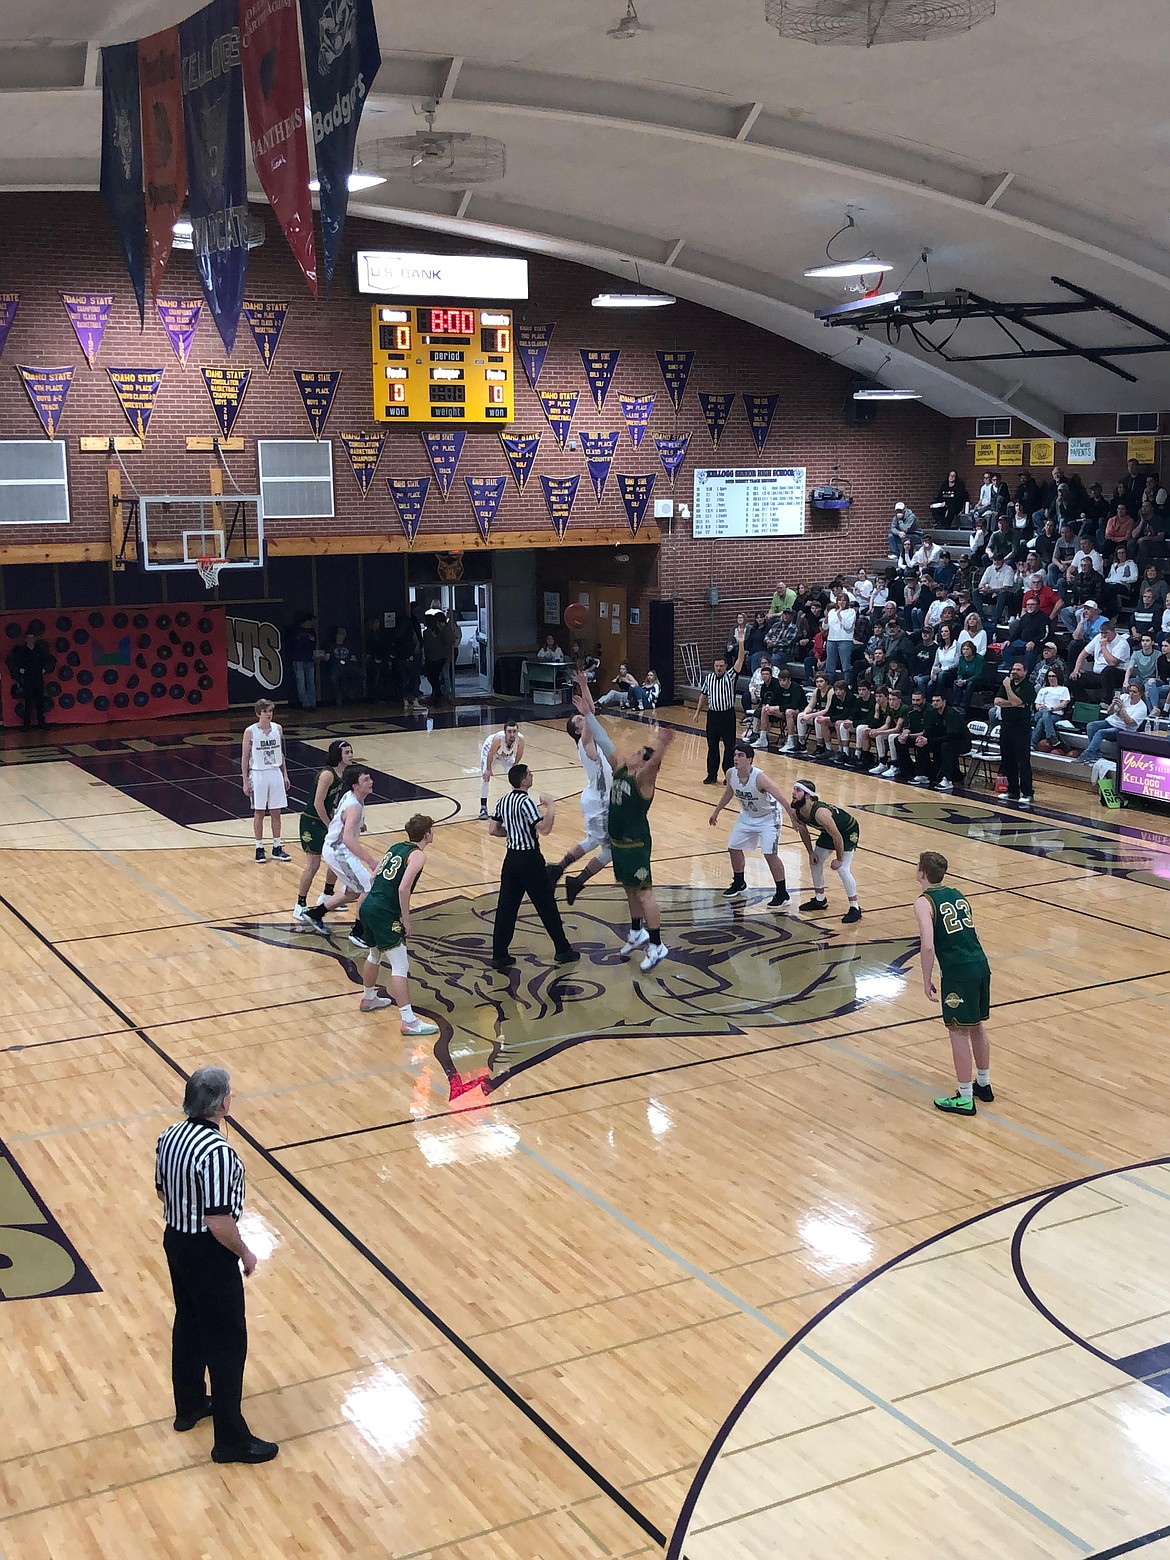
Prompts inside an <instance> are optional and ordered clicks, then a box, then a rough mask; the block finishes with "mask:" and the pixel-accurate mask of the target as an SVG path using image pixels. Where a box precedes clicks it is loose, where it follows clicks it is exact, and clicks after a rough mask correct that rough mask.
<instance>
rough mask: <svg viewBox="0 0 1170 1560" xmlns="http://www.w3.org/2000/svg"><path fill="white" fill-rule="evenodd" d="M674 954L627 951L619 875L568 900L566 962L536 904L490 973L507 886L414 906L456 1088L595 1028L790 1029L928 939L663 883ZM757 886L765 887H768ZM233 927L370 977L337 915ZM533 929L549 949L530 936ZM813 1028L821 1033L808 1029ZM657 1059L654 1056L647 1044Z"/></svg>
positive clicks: (610, 1035) (416, 995)
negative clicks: (633, 956) (556, 954)
mask: <svg viewBox="0 0 1170 1560" xmlns="http://www.w3.org/2000/svg"><path fill="white" fill-rule="evenodd" d="M657 893H658V899H659V903H660V904H661V906H662V910H663V924H664V926H665V927H666V932H667V937H668V941H669V943H670V957H669V958H668V959H667V960H666V961H665V962H664V963H662V964H659V965H658V966H657V967H656V968H655V969H654V971H653V973H652V974H650V975H643V974H642V973H641V971H640V970H639V969H638V964H637V961H636V960H634V961H629V962H627V961H626V960H624V959H622V958H620V957H619V956H618V947H619V945H620V943H621V939H622V935H623V932H624V927H625V921H624V916H625V904H626V900H625V895H624V894H623V893H622V892H621V891H620V889H618V888H617V887H616V886H613V885H610V886H607V887H605V888H590V889H589V890H588V891H587V892H586V894H585V895H583V896H582V898H580V899H578V901H577V903H576V905H575V906H574V907H573V909H572V911H570V912H569V914H568V927H569V934H570V936H571V938H572V940H573V943H574V946H575V947H576V948H578V949H579V950H580V953H581V962H580V964H578V965H575V966H573V967H572V969H570V970H569V971H567V972H566V971H564V970H562V969H558V968H557V967H556V966H555V965H551V964H550V963H549V961H548V960H547V959H546V958H545V957H544V953H545V946H544V940H543V934H542V933H541V931H540V929H539V924H538V922H537V920H536V917H535V915H534V914H532V913H531V912H529V914H528V915H527V917H524V916H522V917H521V920H520V928H519V929H520V936H519V937H518V938H517V939H516V942H515V943H514V944H513V953H514V956H515V958H516V960H517V968H516V969H515V970H514V971H513V973H512V975H511V977H510V978H509V979H506V978H503V977H501V976H498V975H495V974H493V972H492V970H491V969H490V967H489V963H490V959H491V943H492V924H493V921H494V919H495V912H496V895H495V894H494V893H492V894H482V895H480V896H479V897H478V898H475V899H462V898H453V899H447V900H444V901H443V902H442V903H439V904H433V905H427V906H426V907H424V908H422V909H417V910H415V911H414V912H413V913H412V920H413V923H414V924H413V935H412V937H411V940H410V977H411V983H412V986H413V1000H414V1005H415V1007H416V1008H417V1009H418V1010H419V1011H420V1012H422V1013H425V1014H426V1015H427V1016H428V1017H429V1018H433V1019H434V1020H435V1021H436V1022H437V1023H438V1024H439V1027H440V1034H439V1038H438V1040H437V1041H436V1042H435V1057H436V1059H437V1060H438V1062H439V1064H440V1065H441V1066H442V1068H443V1070H444V1071H445V1073H446V1074H447V1077H448V1079H449V1080H450V1084H451V1095H452V1098H454V1097H456V1095H458V1094H459V1093H462V1092H465V1091H466V1089H467V1088H468V1087H470V1086H474V1085H480V1086H482V1088H483V1090H484V1092H485V1093H490V1092H491V1091H492V1090H493V1089H496V1088H498V1087H499V1086H500V1084H501V1083H503V1082H505V1081H506V1080H507V1079H508V1078H511V1077H514V1076H515V1075H516V1074H517V1073H520V1072H523V1071H525V1070H526V1069H527V1068H529V1067H534V1066H536V1065H537V1064H539V1063H540V1062H543V1061H547V1060H549V1058H551V1057H553V1056H555V1055H557V1054H558V1053H559V1052H561V1051H564V1050H567V1049H568V1048H569V1047H570V1046H574V1045H580V1044H582V1043H583V1042H585V1041H591V1040H608V1039H620V1038H621V1037H622V1036H624V1035H629V1036H630V1037H631V1039H636V1040H639V1041H643V1040H644V1037H645V1035H646V1032H647V1030H649V1031H650V1032H651V1033H654V1034H661V1035H692V1034H693V1035H737V1034H742V1033H743V1032H744V1029H745V1028H748V1027H752V1026H756V1025H783V1026H784V1027H785V1028H788V1029H791V1028H793V1027H794V1026H797V1025H800V1024H808V1023H815V1022H817V1021H819V1020H821V1019H826V1018H835V1017H838V1016H840V1015H841V1014H843V1013H848V1012H851V1011H852V1010H853V1009H854V1008H856V1007H857V1006H858V1005H859V1004H860V1003H862V1002H865V1001H866V1000H867V997H868V996H869V995H870V994H876V993H877V991H878V990H879V989H880V990H881V994H882V995H883V996H885V995H887V994H888V989H889V987H888V983H889V980H890V978H891V976H892V977H893V978H894V979H895V980H896V979H898V978H899V975H900V971H901V970H902V969H903V967H904V966H905V964H906V963H907V961H908V960H909V959H911V958H912V957H913V956H914V955H915V953H916V952H917V950H918V941H917V939H916V938H908V937H893V938H885V939H879V940H876V941H874V942H864V943H858V942H852V941H848V940H846V937H845V935H844V934H842V933H837V934H833V933H826V932H824V931H822V930H821V929H820V928H819V927H816V926H812V925H810V924H808V923H805V922H801V921H797V920H795V919H794V918H792V917H789V916H784V915H767V916H764V915H745V914H743V913H742V909H741V908H738V907H737V911H736V912H732V913H730V914H729V912H728V909H727V906H726V905H724V904H723V903H722V901H721V900H720V899H719V897H718V896H717V895H715V894H713V893H712V892H710V891H704V890H701V889H700V890H696V889H691V888H659V889H658V890H657ZM759 897H760V898H766V897H767V896H766V894H765V892H764V891H763V890H761V891H760V896H759ZM224 929H225V930H227V931H229V932H234V933H236V934H237V935H239V936H241V937H251V938H255V939H256V940H257V941H260V942H266V943H269V944H272V945H274V946H277V947H285V948H288V949H290V950H291V951H294V952H299V953H303V954H305V955H306V956H310V955H312V956H316V957H318V958H320V957H325V958H331V959H334V960H336V961H337V962H338V963H339V964H340V965H341V967H342V969H343V970H344V972H345V974H346V976H347V977H348V979H349V980H350V981H351V982H352V983H353V984H355V985H360V983H361V962H360V961H361V959H362V956H361V955H360V954H358V955H356V956H355V955H354V954H352V953H351V951H350V945H349V943H348V941H347V940H346V937H345V934H344V932H343V931H342V930H341V927H340V926H339V927H338V929H337V931H335V932H334V934H333V938H332V940H331V941H330V942H328V943H326V942H323V941H321V940H320V939H318V938H315V937H312V938H310V937H307V936H306V935H305V934H303V933H299V932H295V931H293V930H292V928H291V926H285V925H280V924H268V923H265V922H256V921H240V922H234V923H229V924H227V925H226V926H225V928H224ZM525 932H527V933H530V934H531V938H532V941H533V943H534V944H535V946H536V947H537V948H538V949H539V950H540V951H539V953H526V952H524V950H523V947H522V941H523V940H524V934H525ZM810 1038H811V1037H810ZM639 1054H640V1055H641V1056H644V1057H645V1059H646V1062H647V1065H651V1064H652V1063H653V1057H652V1056H651V1055H648V1054H647V1053H646V1052H645V1048H644V1046H643V1049H642V1051H641V1052H640V1053H639Z"/></svg>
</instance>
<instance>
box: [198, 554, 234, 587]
mask: <svg viewBox="0 0 1170 1560" xmlns="http://www.w3.org/2000/svg"><path fill="white" fill-rule="evenodd" d="M195 564H196V567H197V568H198V570H199V578H200V579H201V580H202V581H203V583H204V585H205V586H206V588H207V589H208V590H214V589H215V587H216V586H217V585H218V584H219V571H220V570H221V569H223V568H226V567H227V559H226V558H197V559H196V560H195Z"/></svg>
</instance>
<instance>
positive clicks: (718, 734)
mask: <svg viewBox="0 0 1170 1560" xmlns="http://www.w3.org/2000/svg"><path fill="white" fill-rule="evenodd" d="M746 634H747V630H746V629H742V628H737V629H736V631H735V638H736V642H737V644H738V645H739V655H738V656H737V657H736V662H735V665H734V666H733V667H730V668H729V667H728V665H727V661H726V659H725V658H724V657H723V656H721V655H718V656H716V657H715V665H714V669H713V670H712V671H710V672H708V673H707V675H706V676H705V677H704V678H703V690H702V692H701V693H700V694H699V703H698V709H699V710H701V709H702V708H703V705H704V704H706V706H707V778H706V779H705V780H704V781H703V784H704V785H719V784H721V783H722V777H723V776H724V775H725V774H726V773H727V771H728V770H729V769H730V768H731V767H732V766H733V765H734V763H735V689H736V684H737V683H738V682H739V674H740V670H741V668H742V667H743V648H744V639H745V638H746ZM720 745H722V747H723V766H722V768H720V765H719V748H720Z"/></svg>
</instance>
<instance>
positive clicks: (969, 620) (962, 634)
mask: <svg viewBox="0 0 1170 1560" xmlns="http://www.w3.org/2000/svg"><path fill="white" fill-rule="evenodd" d="M968 640H970V642H971V643H972V644H973V645H974V646H975V654H976V655H980V656H986V654H987V630H986V629H985V628H984V626H983V622H982V619H981V618H980V616H979V614H978V612H968V614H967V616H966V617H965V618H964V619H963V627H962V628H961V629H960V631H959V640H958V643H959V653H960V654H962V650H963V646H964V645H965V644H966V643H967V641H968Z"/></svg>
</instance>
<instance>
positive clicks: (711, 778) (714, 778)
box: [703, 775, 719, 785]
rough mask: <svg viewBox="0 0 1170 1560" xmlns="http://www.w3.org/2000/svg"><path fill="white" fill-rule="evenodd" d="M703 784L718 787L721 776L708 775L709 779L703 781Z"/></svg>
mask: <svg viewBox="0 0 1170 1560" xmlns="http://www.w3.org/2000/svg"><path fill="white" fill-rule="evenodd" d="M703 784H704V785H718V784H719V776H718V775H708V776H707V778H706V779H705V780H704V781H703Z"/></svg>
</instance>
